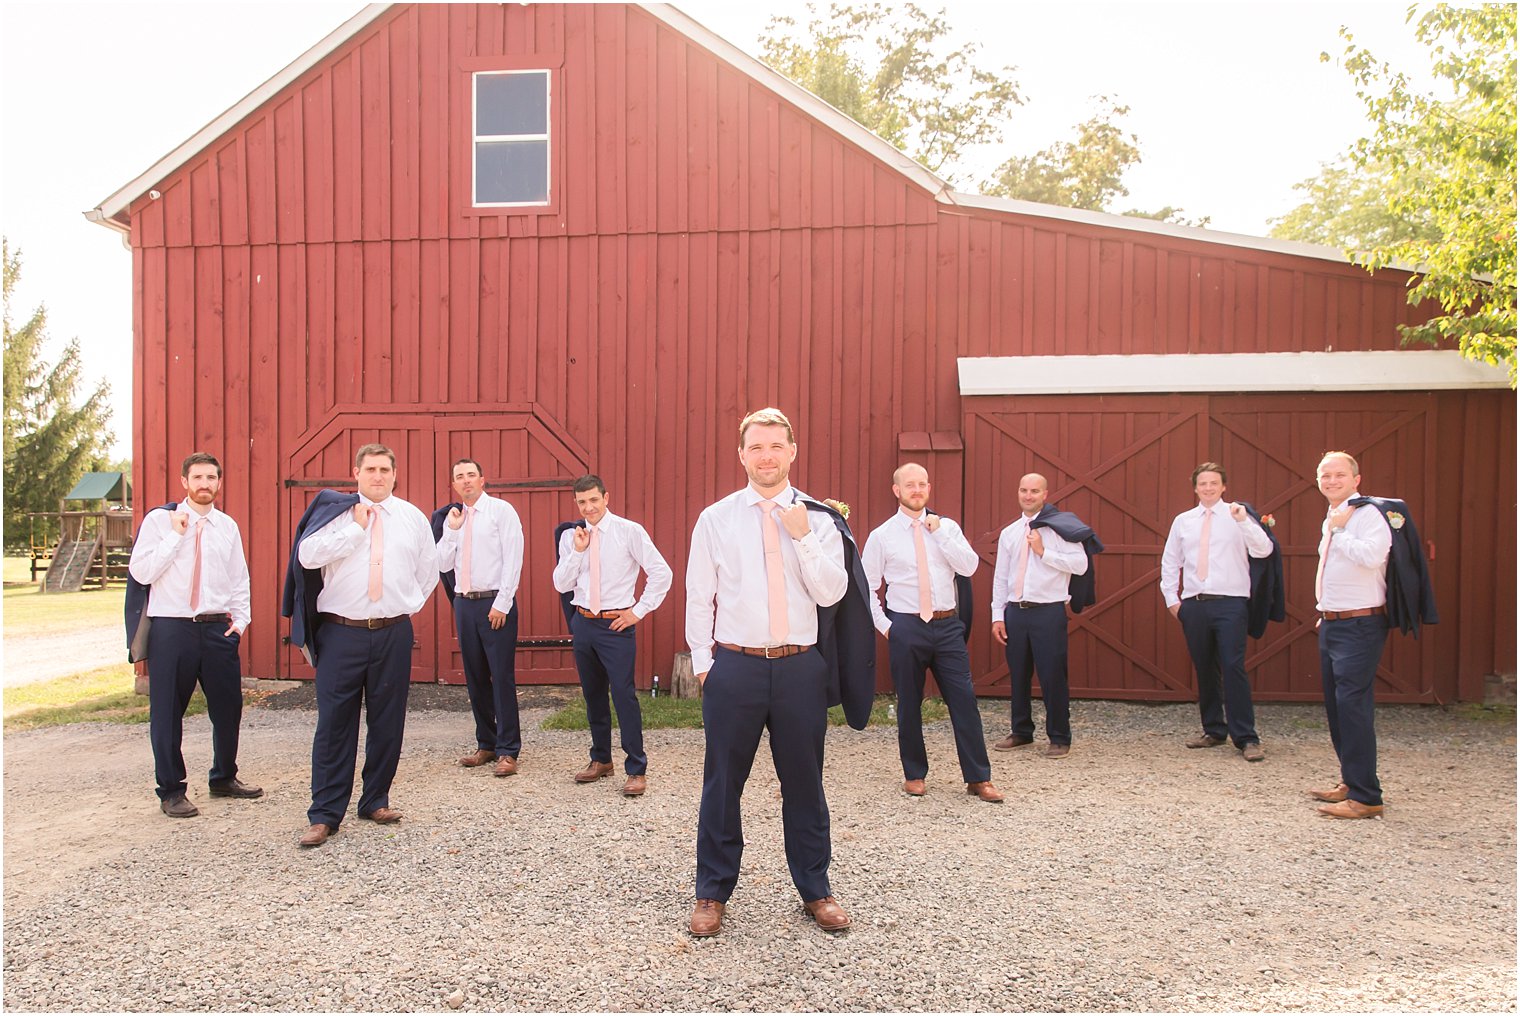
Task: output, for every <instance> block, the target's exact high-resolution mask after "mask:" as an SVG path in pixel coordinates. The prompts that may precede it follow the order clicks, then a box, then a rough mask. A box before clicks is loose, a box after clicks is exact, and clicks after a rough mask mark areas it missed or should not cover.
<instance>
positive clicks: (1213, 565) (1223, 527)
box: [1161, 498, 1272, 607]
mask: <svg viewBox="0 0 1520 1016" xmlns="http://www.w3.org/2000/svg"><path fill="white" fill-rule="evenodd" d="M1205 512H1212V513H1213V515H1214V520H1213V522H1211V523H1210V524H1209V577H1208V578H1207V579H1205V580H1204V581H1202V582H1200V581H1199V580H1198V546H1199V540H1200V539H1201V536H1202V533H1203V516H1204V513H1205ZM1271 555H1272V540H1271V539H1270V538H1269V537H1268V536H1267V533H1266V531H1265V530H1264V529H1262V528H1261V526H1259V525H1257V524H1256V520H1255V519H1253V518H1251V516H1250V515H1247V516H1246V517H1245V519H1244V520H1242V521H1240V522H1236V521H1235V520H1234V519H1233V518H1231V517H1230V506H1229V504H1228V502H1226V501H1225V500H1224V499H1223V498H1221V499H1220V500H1218V501H1215V502H1214V507H1213V508H1205V507H1204V506H1203V505H1198V506H1197V507H1196V508H1191V509H1189V510H1188V511H1185V512H1183V513H1182V514H1181V515H1178V516H1177V517H1176V518H1175V519H1173V520H1172V529H1171V532H1169V533H1167V534H1166V548H1165V549H1164V550H1162V552H1161V596H1162V598H1163V599H1165V600H1166V605H1167V606H1168V607H1175V606H1176V605H1177V604H1178V603H1180V602H1181V601H1182V599H1187V598H1188V597H1191V596H1197V595H1198V594H1199V593H1208V594H1209V595H1211V596H1250V595H1251V563H1250V560H1249V558H1252V557H1270V556H1271ZM1179 573H1180V574H1181V577H1182V597H1181V599H1179V598H1178V595H1177V578H1178V575H1179Z"/></svg>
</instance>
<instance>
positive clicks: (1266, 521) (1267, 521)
mask: <svg viewBox="0 0 1520 1016" xmlns="http://www.w3.org/2000/svg"><path fill="white" fill-rule="evenodd" d="M1261 524H1262V525H1264V526H1266V527H1267V528H1268V529H1271V528H1272V527H1273V526H1275V525H1277V519H1275V518H1273V516H1272V514H1271V512H1268V513H1267V514H1266V515H1263V516H1262V517H1261Z"/></svg>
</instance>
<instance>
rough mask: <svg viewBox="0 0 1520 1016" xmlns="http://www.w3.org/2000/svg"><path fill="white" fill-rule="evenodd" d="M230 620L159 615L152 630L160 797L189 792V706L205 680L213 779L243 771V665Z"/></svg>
mask: <svg viewBox="0 0 1520 1016" xmlns="http://www.w3.org/2000/svg"><path fill="white" fill-rule="evenodd" d="M226 630H227V622H226V621H210V622H207V621H202V622H195V621H192V620H190V619H189V618H180V617H155V618H154V619H153V623H152V627H151V628H149V629H148V739H149V740H150V741H151V742H152V744H153V776H154V779H156V780H157V781H158V797H159V799H160V800H167V799H168V798H170V797H174V796H177V795H179V794H183V793H184V792H185V790H186V784H185V756H184V754H183V752H181V751H180V745H181V743H182V741H183V740H184V730H185V709H186V707H187V706H189V705H190V696H191V695H192V694H194V692H195V686H196V684H197V683H199V684H200V686H201V690H202V691H204V692H205V693H206V713H207V715H208V716H209V717H210V719H211V774H210V779H211V782H212V783H222V782H224V781H226V780H230V779H232V778H233V777H235V776H236V775H237V771H238V769H237V752H238V729H239V726H240V725H241V723H242V721H243V670H242V665H241V663H240V661H239V660H238V642H239V641H240V639H239V637H238V635H237V633H236V632H234V633H233V634H231V635H224V634H222V633H223V632H225V631H226Z"/></svg>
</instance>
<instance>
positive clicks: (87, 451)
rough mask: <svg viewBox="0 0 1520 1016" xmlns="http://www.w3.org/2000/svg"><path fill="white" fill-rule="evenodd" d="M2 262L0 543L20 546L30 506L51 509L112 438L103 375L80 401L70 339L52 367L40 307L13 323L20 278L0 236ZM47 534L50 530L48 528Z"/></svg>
mask: <svg viewBox="0 0 1520 1016" xmlns="http://www.w3.org/2000/svg"><path fill="white" fill-rule="evenodd" d="M0 258H3V261H4V297H5V307H4V312H3V317H4V329H5V363H4V372H5V375H4V379H5V545H6V546H7V547H11V548H19V547H25V546H26V545H27V542H28V534H29V532H30V528H29V520H28V518H27V515H28V513H30V512H53V511H57V510H58V500H59V498H61V497H63V496H64V495H65V494H67V493H68V492H69V489H70V488H71V487H73V485H74V484H75V483H77V482H78V481H79V477H80V476H81V475H83V474H84V473H86V472H88V471H90V470H92V469H99V468H102V467H103V466H104V465H105V463H106V453H107V451H108V449H109V448H110V446H111V443H112V441H113V440H114V438H113V436H112V434H111V431H110V427H109V425H110V421H111V408H110V404H109V401H108V400H109V397H110V391H111V389H110V385H109V384H107V383H106V382H105V381H102V382H101V383H100V384H99V385H98V386H97V387H96V388H95V391H94V393H93V394H91V395H90V396H89V397H88V398H86V399H84V401H83V402H80V401H79V390H80V386H81V385H82V384H83V382H84V362H83V358H82V356H81V354H80V352H79V340H78V339H73V340H70V342H69V343H68V345H67V346H65V347H64V351H63V355H62V356H61V357H59V359H58V361H57V362H56V363H54V364H52V365H51V366H50V365H49V364H48V363H47V362H46V361H44V359H43V355H44V353H45V351H46V347H47V344H48V337H47V309H46V308H45V307H38V308H37V309H36V310H35V311H33V312H32V315H31V317H29V318H28V319H27V320H26V323H25V324H22V325H21V326H20V327H19V328H18V327H13V324H12V321H11V307H12V299H11V298H12V295H13V294H14V292H15V287H16V283H17V282H18V281H19V279H20V277H21V252H20V251H15V252H12V251H11V246H10V241H9V240H5V241H3V243H0ZM49 533H51V530H49Z"/></svg>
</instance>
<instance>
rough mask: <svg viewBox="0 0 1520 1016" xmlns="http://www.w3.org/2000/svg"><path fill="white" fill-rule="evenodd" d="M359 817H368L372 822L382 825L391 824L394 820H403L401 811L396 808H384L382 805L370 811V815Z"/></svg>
mask: <svg viewBox="0 0 1520 1016" xmlns="http://www.w3.org/2000/svg"><path fill="white" fill-rule="evenodd" d="M359 817H360V818H363V819H368V820H369V821H371V822H377V823H379V824H380V825H390V824H391V823H393V822H400V821H401V812H399V811H397V810H396V809H395V808H383V807H382V808H376V809H375V810H374V811H372V812H370V813H369V814H368V815H360V816H359Z"/></svg>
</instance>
